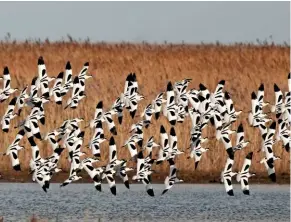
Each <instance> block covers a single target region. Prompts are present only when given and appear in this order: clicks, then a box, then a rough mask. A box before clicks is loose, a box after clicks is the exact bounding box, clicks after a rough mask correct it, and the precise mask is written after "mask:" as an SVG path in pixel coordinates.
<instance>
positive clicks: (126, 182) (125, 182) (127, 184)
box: [124, 180, 129, 189]
mask: <svg viewBox="0 0 291 222" xmlns="http://www.w3.org/2000/svg"><path fill="white" fill-rule="evenodd" d="M124 185H125V187H126V188H127V189H129V181H128V180H127V181H124Z"/></svg>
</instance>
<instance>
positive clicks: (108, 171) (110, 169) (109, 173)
mask: <svg viewBox="0 0 291 222" xmlns="http://www.w3.org/2000/svg"><path fill="white" fill-rule="evenodd" d="M117 165H118V161H117V149H116V144H115V140H114V138H113V136H111V137H110V139H109V157H108V163H107V165H106V168H105V170H104V173H103V175H102V179H105V178H106V180H107V183H108V185H109V188H110V191H111V193H112V194H113V195H116V184H115V179H114V174H115V167H116V166H117Z"/></svg>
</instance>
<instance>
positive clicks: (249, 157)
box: [246, 152, 253, 160]
mask: <svg viewBox="0 0 291 222" xmlns="http://www.w3.org/2000/svg"><path fill="white" fill-rule="evenodd" d="M246 158H247V159H249V160H251V159H252V158H253V152H249V153H248V154H247V156H246Z"/></svg>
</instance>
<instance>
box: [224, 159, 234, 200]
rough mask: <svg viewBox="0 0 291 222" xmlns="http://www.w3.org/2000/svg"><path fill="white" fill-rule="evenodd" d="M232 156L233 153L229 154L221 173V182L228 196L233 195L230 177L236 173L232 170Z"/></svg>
mask: <svg viewBox="0 0 291 222" xmlns="http://www.w3.org/2000/svg"><path fill="white" fill-rule="evenodd" d="M233 158H234V155H230V156H229V157H228V158H227V161H226V164H225V167H224V170H223V171H222V173H221V182H223V183H224V187H225V191H226V193H227V194H228V195H229V196H234V193H233V186H232V182H231V178H232V177H233V176H235V175H237V173H236V172H232V167H233V162H234V160H233Z"/></svg>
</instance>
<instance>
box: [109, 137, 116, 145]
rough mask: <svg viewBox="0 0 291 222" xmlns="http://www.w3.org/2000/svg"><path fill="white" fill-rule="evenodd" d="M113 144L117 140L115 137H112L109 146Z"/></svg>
mask: <svg viewBox="0 0 291 222" xmlns="http://www.w3.org/2000/svg"><path fill="white" fill-rule="evenodd" d="M112 145H115V140H114V137H113V136H112V137H110V140H109V146H112Z"/></svg>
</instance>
